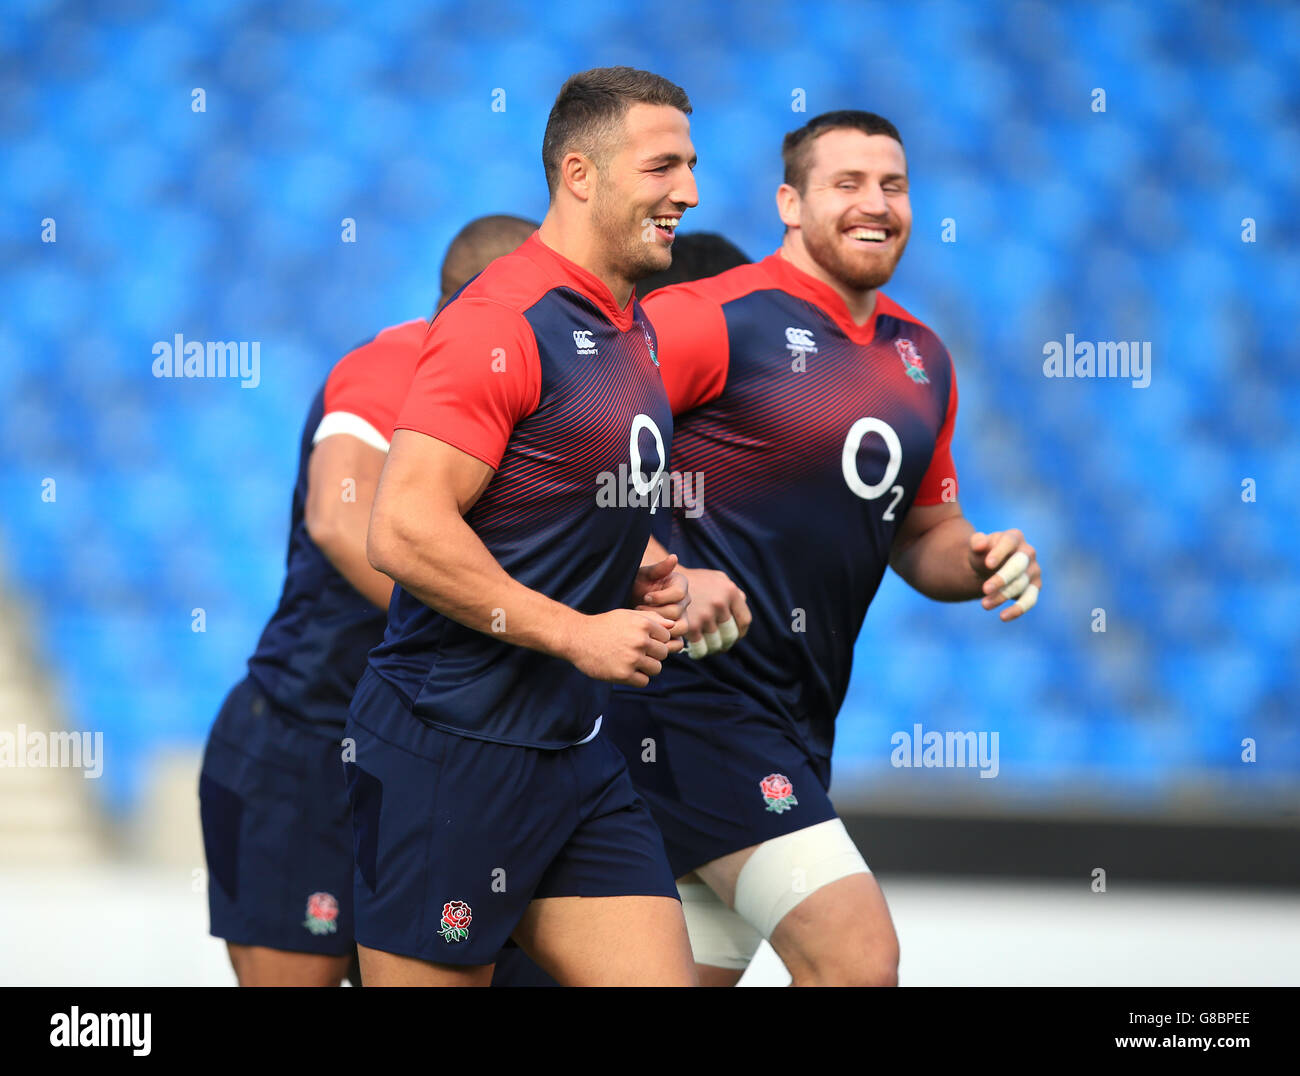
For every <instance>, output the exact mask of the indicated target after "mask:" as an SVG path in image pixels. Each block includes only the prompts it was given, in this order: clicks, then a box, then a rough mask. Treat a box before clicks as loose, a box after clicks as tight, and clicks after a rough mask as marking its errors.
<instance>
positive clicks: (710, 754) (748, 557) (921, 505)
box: [609, 111, 1041, 985]
mask: <svg viewBox="0 0 1300 1076" xmlns="http://www.w3.org/2000/svg"><path fill="white" fill-rule="evenodd" d="M783 157H784V164H785V182H784V183H782V184H781V186H780V188H779V189H778V191H777V196H776V202H777V209H778V211H779V214H780V218H781V221H782V223H783V224H784V225H785V229H786V231H785V237H784V240H783V242H782V244H781V247H780V249H779V250H777V251H776V252H775V253H774V254H772V255H770V256H769V257H767V258H764V259H763V260H762V261H759V262H757V263H755V264H754V265H751V266H742V267H740V268H737V269H733V270H730V271H729V272H726V273H723V274H721V275H720V276H717V277H714V278H712V279H709V280H704V281H698V282H695V283H688V284H679V285H676V286H673V287H669V288H666V289H664V290H662V291H659V292H656V293H655V294H654V295H652V296H649V297H648V298H647V299H646V303H645V310H646V313H647V314H648V315H649V317H650V319H651V321H652V322H653V323H654V326H655V330H656V332H657V336H658V340H659V345H660V361H661V363H662V369H663V377H664V383H665V385H666V386H667V389H668V394H669V398H670V401H671V404H672V409H673V411H674V413H675V414H676V415H678V416H679V418H678V420H677V427H676V432H675V434H674V438H673V452H672V457H671V467H672V470H673V471H674V472H682V473H695V474H698V475H700V476H702V477H703V484H702V487H700V488H702V490H703V503H702V508H703V511H702V513H696V515H697V516H698V518H690V517H689V516H686V515H684V514H681V513H675V515H674V518H673V524H672V533H671V540H670V547H671V548H672V549H673V550H674V552H675V553H677V554H678V555H679V557H680V560H681V564H682V570H683V573H684V574H685V575H686V576H687V578H688V580H689V582H690V588H691V604H690V607H689V609H688V610H687V612H686V616H687V620H688V622H689V624H690V626H691V628H690V632H689V633H688V636H687V638H688V639H690V640H691V641H692V642H691V646H690V649H689V655H690V656H691V657H697V658H701V659H703V660H694V661H692V660H689V658H684V659H674V660H673V661H670V662H668V663H667V665H666V666H665V668H664V670H663V672H662V673H661V674H660V676H658V677H656V678H655V680H654V681H653V682H652V683H651V684H650V685H649V686H648V687H646V688H642V689H639V690H625V689H619V690H618V692H617V693H616V701H615V704H614V706H613V708H612V716H611V720H610V723H609V729H610V733H611V736H612V738H614V739H615V740H616V741H617V742H618V744H619V746H620V748H621V749H622V750H623V752H624V755H625V757H626V758H627V760H628V765H629V770H630V772H631V773H632V775H633V779H634V781H635V782H636V785H637V788H638V791H639V792H640V793H641V794H642V796H643V797H644V798H645V799H646V801H647V802H648V803H649V804H650V806H651V809H652V810H653V812H654V815H655V819H656V821H657V822H658V823H659V826H660V829H661V831H662V832H663V835H664V841H665V846H666V848H667V850H668V854H669V859H670V861H671V863H672V866H673V870H674V872H675V873H676V874H677V875H678V876H679V877H681V880H682V886H681V895H682V899H683V906H684V910H685V913H686V916H687V920H688V923H689V924H690V929H691V938H692V944H693V947H694V951H695V955H696V960H697V962H698V964H699V969H698V970H699V973H700V980H701V983H702V984H705V985H731V984H734V983H735V982H736V981H737V980H738V979H739V978H740V975H741V973H742V971H743V969H744V968H745V966H746V965H747V964H748V962H749V960H750V958H751V957H752V955H753V953H754V951H755V949H756V947H757V945H758V944H759V940H760V938H767V939H769V940H770V941H771V943H772V946H773V947H774V948H775V950H776V952H777V953H778V954H779V955H780V957H781V959H782V960H783V961H784V962H785V965H786V967H787V968H788V969H789V971H790V973H791V975H792V977H793V981H794V983H795V984H796V985H812V984H839V985H893V984H896V983H897V976H898V941H897V937H896V935H895V932H894V927H893V924H892V922H891V919H890V915H889V910H888V907H887V905H886V903H885V899H884V896H883V895H882V893H881V890H880V887H879V885H878V884H877V883H876V881H875V879H874V877H873V876H872V874H871V873H870V870H869V868H868V866H867V864H866V862H865V861H864V860H863V858H862V855H861V854H860V853H859V851H858V849H857V848H856V847H855V846H854V844H853V842H852V840H851V839H850V838H849V836H848V833H847V832H846V830H845V828H844V825H843V823H842V822H841V821H840V819H839V818H838V816H837V815H836V812H835V809H834V807H833V806H832V804H831V801H830V799H829V798H828V795H827V790H828V788H829V785H830V759H831V746H832V742H833V739H834V731H835V724H834V723H835V717H836V714H837V712H838V711H839V708H840V705H841V703H842V702H843V699H844V694H845V691H846V689H847V686H848V682H849V674H850V670H851V664H852V659H853V649H854V643H855V640H856V638H857V636H858V632H859V629H860V628H861V626H862V621H863V618H864V617H865V615H866V611H867V607H868V605H869V604H870V602H871V599H872V597H873V596H874V595H875V593H876V590H877V588H878V586H879V584H880V581H881V578H882V577H883V575H884V572H885V569H886V567H888V566H892V567H893V568H894V570H895V571H896V572H897V573H898V574H899V575H900V576H901V577H902V578H903V579H904V580H906V581H907V582H908V583H909V584H910V585H911V586H912V587H914V588H915V589H916V590H918V591H919V592H920V593H922V594H925V595H926V596H928V597H930V598H933V599H935V600H939V601H967V600H973V599H976V598H978V599H980V601H981V604H982V605H983V607H984V608H985V609H988V610H994V609H998V608H999V607H1003V606H1006V603H1007V602H1012V603H1013V604H1012V605H1010V606H1006V607H1005V608H1003V609H1002V611H1001V612H1000V614H999V616H1000V618H1001V620H1003V621H1011V620H1014V619H1016V618H1017V617H1019V616H1021V615H1023V613H1025V612H1026V611H1028V610H1029V609H1030V608H1031V607H1032V606H1033V604H1034V602H1035V601H1036V600H1037V597H1038V593H1039V587H1040V586H1041V572H1040V569H1039V566H1038V563H1037V559H1036V556H1035V552H1034V549H1033V547H1032V546H1031V545H1029V544H1028V543H1027V542H1026V541H1025V539H1024V537H1023V535H1022V534H1021V532H1020V531H1019V530H1015V529H1008V530H1001V531H995V532H993V533H984V532H977V531H976V530H975V528H974V527H973V526H972V524H971V523H969V522H968V521H967V520H966V519H965V518H964V516H963V514H962V510H961V507H960V505H959V504H958V501H957V475H956V469H955V467H954V465H953V460H952V453H951V441H952V434H953V424H954V421H955V418H956V413H957V384H956V379H955V376H954V373H953V367H952V362H951V359H950V358H949V355H948V352H947V350H946V349H945V348H944V346H943V344H942V342H941V341H940V339H939V337H938V336H937V335H936V334H935V333H934V332H933V331H932V330H931V329H929V328H928V327H927V326H925V325H924V324H922V323H921V322H920V321H919V320H918V319H917V318H915V317H913V316H912V315H911V314H909V313H908V312H907V311H906V310H904V309H903V308H902V307H901V306H899V305H898V304H897V303H895V302H893V301H892V300H890V299H889V298H888V297H886V296H885V295H884V294H883V293H881V292H880V290H879V289H880V288H881V287H882V286H883V285H884V284H885V283H886V282H887V281H888V280H889V279H890V277H891V276H892V274H893V272H894V269H895V267H896V266H897V265H898V261H899V258H901V257H902V254H903V250H904V249H905V247H906V245H907V241H908V236H909V235H910V232H911V226H912V213H911V207H910V203H909V201H908V172H907V161H906V158H905V155H904V152H903V145H902V139H901V138H900V136H899V133H898V131H897V130H896V129H895V128H894V126H893V124H891V123H889V121H887V120H885V119H883V118H881V117H880V116H876V115H874V114H872V113H868V112H857V111H843V112H832V113H827V114H825V115H822V116H818V117H816V118H815V119H812V120H810V121H809V122H808V123H807V124H806V125H805V126H804V127H802V128H800V129H798V130H796V131H794V132H792V133H790V134H789V135H787V136H786V138H785V142H784V147H783ZM698 485H699V484H698V482H697V486H698ZM661 556H662V548H660V547H658V546H657V543H655V542H651V544H650V547H649V548H648V550H647V558H648V560H649V561H651V562H653V561H655V560H656V559H657V558H659V557H661ZM751 618H752V619H751ZM746 632H748V638H745V640H744V642H743V643H739V644H738V645H737V640H738V639H740V638H741V637H742V636H745V635H746ZM920 675H927V673H924V672H922V673H920Z"/></svg>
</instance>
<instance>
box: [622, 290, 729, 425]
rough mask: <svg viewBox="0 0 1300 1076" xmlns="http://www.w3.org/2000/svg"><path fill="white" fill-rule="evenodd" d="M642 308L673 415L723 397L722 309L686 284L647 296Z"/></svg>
mask: <svg viewBox="0 0 1300 1076" xmlns="http://www.w3.org/2000/svg"><path fill="white" fill-rule="evenodd" d="M641 308H642V309H643V310H644V311H645V313H646V317H648V318H649V319H650V324H652V325H653V326H654V330H655V338H656V339H657V340H658V342H659V372H660V373H661V374H662V375H663V379H664V388H665V389H666V390H667V392H668V403H669V405H670V406H671V407H672V409H673V414H674V415H680V414H682V413H683V412H686V411H690V410H692V409H693V408H696V407H699V406H700V405H701V404H706V403H708V402H709V401H710V400H713V399H716V398H717V397H718V396H720V395H722V389H723V386H724V385H726V383H727V365H728V357H729V356H728V343H727V321H726V318H725V317H724V316H723V313H722V306H721V304H720V303H719V302H718V301H717V300H716V299H710V298H708V297H706V296H704V295H701V294H700V293H699V292H698V291H697V290H696V289H695V288H694V287H692V285H690V284H676V285H672V286H670V287H667V288H660V289H659V290H658V291H656V292H652V293H651V294H650V295H648V296H646V298H644V299H643V300H641Z"/></svg>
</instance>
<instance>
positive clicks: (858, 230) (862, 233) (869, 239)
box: [844, 224, 893, 246]
mask: <svg viewBox="0 0 1300 1076" xmlns="http://www.w3.org/2000/svg"><path fill="white" fill-rule="evenodd" d="M844 234H845V235H847V236H848V237H849V238H850V239H852V240H853V241H854V242H855V243H860V244H862V245H863V246H879V245H881V244H884V243H887V242H889V238H890V236H891V235H892V234H893V233H892V232H890V230H889V229H888V228H875V227H871V226H869V225H865V224H855V225H854V226H853V227H852V228H846V229H845V230H844Z"/></svg>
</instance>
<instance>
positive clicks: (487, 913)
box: [345, 68, 697, 985]
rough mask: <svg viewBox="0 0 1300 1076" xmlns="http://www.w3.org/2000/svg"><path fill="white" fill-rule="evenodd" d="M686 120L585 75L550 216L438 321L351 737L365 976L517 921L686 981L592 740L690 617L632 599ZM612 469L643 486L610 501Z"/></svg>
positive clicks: (557, 959)
mask: <svg viewBox="0 0 1300 1076" xmlns="http://www.w3.org/2000/svg"><path fill="white" fill-rule="evenodd" d="M689 111H690V103H689V101H688V100H687V98H686V95H685V93H683V92H682V90H681V89H680V88H679V87H677V86H674V85H673V84H672V83H669V82H667V81H666V80H664V79H662V78H659V77H658V76H656V75H652V74H649V73H648V72H643V71H634V70H632V69H630V68H605V69H598V70H594V71H588V72H584V73H583V74H580V75H575V76H573V77H572V78H571V79H569V80H568V82H566V83H565V85H564V87H563V88H562V89H561V91H560V94H559V96H558V97H557V99H556V102H555V105H554V107H553V108H552V110H551V115H550V118H549V120H548V123H547V129H546V136H545V139H544V142H543V149H542V157H543V163H544V165H545V168H546V175H547V185H548V187H549V189H550V194H551V205H550V208H549V209H548V211H547V214H546V217H545V219H544V220H543V222H542V226H541V228H540V230H539V232H538V233H537V235H535V236H533V237H532V238H530V239H529V240H528V241H527V242H526V243H525V244H524V245H523V246H522V247H521V248H520V249H519V250H518V251H516V252H515V253H513V254H511V255H508V256H507V257H505V258H502V259H499V260H498V261H497V262H495V263H494V264H493V265H492V266H491V267H489V268H488V269H487V270H486V271H485V272H484V273H482V274H481V275H480V276H479V277H478V279H477V280H475V281H474V282H473V283H472V284H471V285H470V286H469V287H467V288H466V289H464V290H463V291H462V292H461V294H460V295H459V296H458V297H457V299H456V300H455V301H454V302H453V303H451V304H449V305H448V307H447V308H446V309H445V310H444V311H443V312H442V314H441V315H440V316H439V318H438V319H437V320H436V321H435V322H434V324H433V326H432V328H431V329H430V332H429V337H428V339H427V341H426V346H425V353H424V356H423V358H422V359H421V363H420V367H419V370H418V372H417V374H416V376H415V379H414V381H413V382H412V384H411V387H410V392H409V394H408V397H407V401H406V403H405V404H404V405H403V409H402V413H401V416H400V418H399V420H398V423H397V430H396V431H395V433H394V435H393V443H392V448H391V450H390V452H389V456H388V460H387V462H386V463H385V465H384V472H383V476H382V479H381V482H380V486H379V490H378V492H377V494H376V499H375V506H374V511H373V515H372V519H371V525H370V532H369V541H368V552H369V555H370V561H371V563H372V564H373V565H374V566H375V567H377V568H379V569H381V570H382V571H384V573H385V574H387V575H390V576H391V577H392V578H393V579H394V580H395V581H396V582H397V584H398V587H397V588H396V591H395V593H394V597H393V602H392V605H391V607H390V612H389V624H388V630H387V632H386V635H385V639H384V643H383V644H382V645H381V646H379V647H377V648H376V649H375V650H374V651H373V652H372V653H371V656H370V664H369V668H368V669H367V671H366V673H365V675H364V676H363V677H362V679H361V682H360V684H359V686H358V688H357V693H356V696H355V697H354V699H353V702H352V708H351V711H350V715H349V720H348V726H347V736H348V738H349V740H352V741H355V752H356V753H355V759H352V760H349V761H348V773H349V786H350V794H351V799H352V805H353V824H354V828H355V831H356V851H357V855H356V860H357V863H356V879H355V886H354V892H355V894H356V915H357V939H358V949H359V952H360V956H361V962H362V973H363V976H364V978H365V980H366V982H367V983H370V984H375V985H389V984H392V985H397V984H428V985H434V984H446V985H453V984H464V985H471V984H472V985H486V983H487V982H488V981H489V980H490V977H491V972H492V963H493V962H494V961H495V959H496V954H497V952H498V950H499V949H500V948H501V946H502V944H503V943H504V942H505V941H506V939H507V938H509V937H511V936H512V935H513V936H514V937H515V939H516V940H517V941H518V942H519V944H520V945H521V946H522V947H523V948H524V949H525V950H526V951H528V952H529V953H530V955H532V956H533V957H534V958H535V959H536V960H537V961H538V963H540V964H541V965H542V966H543V967H544V968H545V969H546V970H547V971H548V972H549V973H550V974H552V975H554V976H555V977H556V978H557V979H559V980H560V981H561V982H563V983H566V984H573V985H584V984H597V983H642V984H670V985H686V984H691V983H693V982H694V979H695V975H694V969H693V965H692V962H691V955H690V948H689V944H688V943H687V940H686V931H685V925H684V923H683V920H682V913H681V909H680V905H679V904H678V902H677V899H676V896H677V895H676V888H675V885H674V884H673V878H672V875H671V873H670V872H669V869H668V864H667V862H666V860H665V858H664V853H663V845H662V841H661V839H660V837H659V834H658V832H657V830H656V829H655V827H654V824H653V822H652V821H651V819H650V816H649V813H648V811H647V810H646V808H645V806H644V804H643V803H642V802H641V801H640V800H639V799H638V798H637V797H636V795H635V793H634V791H633V789H632V785H631V782H630V781H629V779H628V777H627V772H626V768H625V766H624V763H623V760H622V757H621V756H620V755H619V753H618V752H617V750H616V749H614V748H613V747H612V746H611V745H610V744H609V743H608V741H607V740H606V739H605V738H604V737H602V736H600V735H599V732H600V729H601V723H602V720H603V714H604V709H605V705H606V703H607V702H608V698H609V690H610V689H609V686H608V685H609V683H611V682H622V683H628V684H644V683H646V682H648V680H649V678H651V677H653V676H654V675H656V674H657V673H658V672H659V671H660V668H661V663H662V661H663V660H665V659H666V658H667V657H668V655H669V653H670V652H671V650H672V646H671V644H672V643H673V642H674V641H675V640H673V639H672V636H671V632H672V631H673V630H674V628H675V621H676V620H677V619H679V615H670V616H667V617H664V616H652V615H646V614H643V613H639V612H635V611H633V610H629V609H626V608H621V606H624V605H625V604H626V603H627V602H628V598H629V595H630V593H631V591H632V587H633V584H634V581H635V579H636V577H637V574H638V565H639V564H640V563H641V555H642V553H643V551H644V550H645V548H646V543H647V539H648V535H649V532H650V526H651V522H652V512H653V511H654V509H655V508H656V507H657V506H656V504H655V502H654V500H653V498H651V497H648V496H647V495H646V494H647V491H649V490H652V489H653V488H654V487H655V484H656V482H657V480H658V478H659V475H660V474H661V473H662V471H663V469H664V467H665V466H666V463H667V451H668V447H669V444H670V439H671V423H672V416H671V413H670V412H669V410H668V400H667V397H666V396H665V394H664V390H663V384H662V381H661V379H660V376H659V371H658V366H657V360H656V356H655V343H654V338H653V336H652V334H651V331H650V330H649V328H648V327H647V326H646V325H645V323H644V322H643V320H642V318H641V312H640V308H639V306H638V304H637V303H636V301H635V297H634V295H633V283H634V282H635V281H636V280H637V279H639V278H640V277H642V276H645V275H647V274H648V273H650V272H653V271H655V270H656V269H662V268H665V267H666V266H667V265H668V264H669V262H670V261H671V255H670V253H669V246H670V244H671V243H672V235H673V229H674V228H675V227H676V225H677V222H678V221H679V220H680V219H681V216H682V213H683V212H684V211H685V210H686V209H687V208H688V207H690V206H693V205H695V204H696V201H697V197H696V190H695V181H694V177H693V175H692V173H691V168H692V167H693V165H694V160H695V154H694V149H693V147H692V146H691V142H690V133H689V132H690V127H689V122H688V120H687V113H689ZM614 475H625V476H628V477H630V479H631V485H632V487H633V489H632V490H630V491H629V490H627V489H622V490H621V491H619V492H618V494H617V496H616V497H615V498H614V501H613V503H609V502H607V501H605V502H603V501H602V499H601V493H600V491H601V490H602V488H604V486H605V483H604V479H605V478H608V477H612V476H614ZM647 476H648V477H647ZM672 564H673V559H672V558H669V557H665V558H664V559H663V561H661V563H660V566H661V568H662V569H663V570H664V571H671V567H672ZM345 757H346V756H345Z"/></svg>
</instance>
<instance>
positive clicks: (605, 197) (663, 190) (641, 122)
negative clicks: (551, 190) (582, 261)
mask: <svg viewBox="0 0 1300 1076" xmlns="http://www.w3.org/2000/svg"><path fill="white" fill-rule="evenodd" d="M694 167H695V147H694V146H693V145H692V144H691V125H690V121H689V120H688V119H687V118H686V114H685V113H684V112H680V111H678V110H677V109H675V108H672V107H671V106H669V105H645V104H636V105H633V106H632V107H631V108H629V109H628V110H627V113H626V115H625V116H624V118H623V142H622V144H621V145H620V146H618V147H617V148H616V149H615V151H614V152H613V153H612V154H611V155H610V158H609V160H608V161H607V162H606V163H605V165H604V167H603V168H600V169H598V172H599V175H598V179H597V183H596V186H595V190H594V192H593V194H592V224H593V226H594V227H595V229H596V234H597V235H598V236H599V237H600V240H601V243H602V244H603V247H604V257H605V262H606V265H607V266H608V268H609V270H610V271H611V272H614V273H616V274H618V275H619V276H621V277H622V278H623V279H625V280H628V281H637V280H640V279H641V278H642V277H646V276H649V275H650V274H651V273H658V272H660V271H661V270H664V269H667V268H668V266H670V265H671V264H672V260H673V256H672V250H671V248H672V242H673V232H674V231H675V230H676V227H677V224H678V222H679V221H680V220H681V216H682V214H683V213H684V212H685V211H686V210H687V209H689V208H690V207H692V206H695V205H698V204H699V192H698V191H697V190H696V188H695V175H694V173H693V172H692V169H693V168H694Z"/></svg>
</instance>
